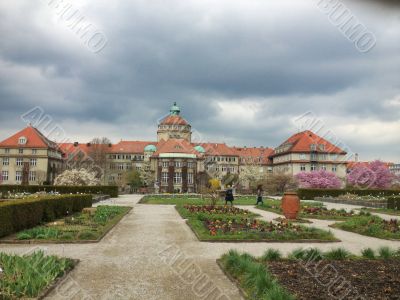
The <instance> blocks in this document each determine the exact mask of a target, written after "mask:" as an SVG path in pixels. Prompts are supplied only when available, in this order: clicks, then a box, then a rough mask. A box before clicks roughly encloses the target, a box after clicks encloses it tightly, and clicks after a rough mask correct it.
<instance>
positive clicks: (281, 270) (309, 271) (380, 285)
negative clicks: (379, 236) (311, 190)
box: [217, 247, 400, 300]
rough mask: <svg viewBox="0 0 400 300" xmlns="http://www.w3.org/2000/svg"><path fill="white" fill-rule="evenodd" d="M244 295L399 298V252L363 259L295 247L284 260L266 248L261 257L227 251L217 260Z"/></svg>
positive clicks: (382, 252) (370, 254)
mask: <svg viewBox="0 0 400 300" xmlns="http://www.w3.org/2000/svg"><path fill="white" fill-rule="evenodd" d="M217 263H218V265H219V266H220V268H221V269H222V270H223V272H224V273H225V274H226V275H227V277H228V278H229V279H230V280H231V281H232V282H233V283H234V284H235V285H237V287H238V288H239V291H240V292H241V294H242V296H243V297H244V298H245V299H256V300H257V299H260V300H261V299H282V300H283V299H284V300H286V299H288V300H289V299H298V300H300V299H304V300H308V299H311V300H319V299H332V300H333V299H347V300H350V299H371V300H372V299H398V296H399V295H400V277H399V276H398V269H399V268H400V250H397V251H395V250H392V249H389V248H386V247H383V248H380V249H379V251H378V253H376V254H375V251H373V250H372V249H364V250H363V252H362V257H358V256H355V255H352V254H351V253H349V252H348V251H346V250H345V249H343V248H338V249H332V250H330V251H328V252H321V251H320V250H318V249H316V248H309V249H306V250H304V249H296V250H294V251H293V252H292V253H291V254H290V255H289V256H288V257H287V258H282V255H281V253H280V252H279V251H277V250H274V249H268V250H267V251H266V252H265V253H264V255H263V256H262V257H260V258H255V257H253V256H251V255H249V254H247V253H244V254H239V253H238V252H236V251H234V250H231V251H229V252H228V253H227V254H224V255H223V256H222V257H221V259H219V260H217Z"/></svg>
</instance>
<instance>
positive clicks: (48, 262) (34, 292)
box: [0, 251, 79, 299]
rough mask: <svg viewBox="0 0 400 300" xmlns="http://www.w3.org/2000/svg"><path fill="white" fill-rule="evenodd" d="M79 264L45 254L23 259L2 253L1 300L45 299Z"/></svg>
mask: <svg viewBox="0 0 400 300" xmlns="http://www.w3.org/2000/svg"><path fill="white" fill-rule="evenodd" d="M78 262H79V261H78V260H73V259H69V258H59V257H57V256H45V255H44V253H43V252H42V251H38V252H35V253H33V254H31V255H24V256H18V255H9V254H6V253H1V252H0V266H1V268H2V273H1V275H0V299H20V298H23V299H27V298H37V299H43V298H44V297H46V296H47V295H48V294H49V293H50V292H51V291H52V290H53V289H54V288H55V287H56V286H57V284H58V283H59V282H61V281H62V280H63V279H64V278H65V277H66V276H67V274H68V273H69V272H70V271H71V270H72V269H73V268H74V267H75V266H76V265H77V264H78Z"/></svg>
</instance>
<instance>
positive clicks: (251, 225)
mask: <svg viewBox="0 0 400 300" xmlns="http://www.w3.org/2000/svg"><path fill="white" fill-rule="evenodd" d="M176 209H177V211H178V212H179V213H180V215H181V216H182V217H183V218H185V219H187V224H188V225H189V226H190V227H191V228H192V230H193V231H194V232H195V234H196V236H197V237H198V239H199V240H201V241H302V240H310V241H311V240H315V241H337V240H336V239H335V237H334V236H333V234H332V233H331V232H329V231H324V230H320V229H317V228H313V227H306V226H301V225H296V224H292V223H286V222H281V223H272V222H264V221H261V220H258V219H256V218H255V215H254V214H251V213H248V212H246V211H244V210H239V212H235V213H234V214H220V213H216V214H212V213H204V212H201V213H190V212H189V211H188V209H186V208H185V207H183V206H181V205H177V206H176ZM240 211H241V212H240Z"/></svg>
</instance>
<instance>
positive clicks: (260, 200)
mask: <svg viewBox="0 0 400 300" xmlns="http://www.w3.org/2000/svg"><path fill="white" fill-rule="evenodd" d="M262 194H263V190H262V185H261V184H260V185H259V186H257V203H256V205H258V203H261V205H264V201H263V198H262Z"/></svg>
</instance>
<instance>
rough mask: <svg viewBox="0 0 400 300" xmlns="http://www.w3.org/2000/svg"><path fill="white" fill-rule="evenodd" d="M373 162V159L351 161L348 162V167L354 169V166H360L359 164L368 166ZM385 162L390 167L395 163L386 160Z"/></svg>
mask: <svg viewBox="0 0 400 300" xmlns="http://www.w3.org/2000/svg"><path fill="white" fill-rule="evenodd" d="M371 162H372V161H349V162H347V169H349V170H350V169H353V168H354V167H358V166H360V167H368V166H369V164H370V163H371ZM384 164H385V166H386V167H387V168H388V169H389V167H390V166H391V165H393V163H390V162H384Z"/></svg>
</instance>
